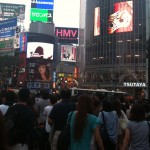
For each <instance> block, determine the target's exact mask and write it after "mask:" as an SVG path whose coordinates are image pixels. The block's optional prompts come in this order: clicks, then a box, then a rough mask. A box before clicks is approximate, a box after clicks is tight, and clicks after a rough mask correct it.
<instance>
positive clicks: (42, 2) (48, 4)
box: [31, 0, 54, 10]
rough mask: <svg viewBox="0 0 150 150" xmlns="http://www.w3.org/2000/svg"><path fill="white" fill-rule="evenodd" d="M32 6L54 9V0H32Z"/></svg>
mask: <svg viewBox="0 0 150 150" xmlns="http://www.w3.org/2000/svg"><path fill="white" fill-rule="evenodd" d="M31 8H39V9H49V10H53V8H54V0H31Z"/></svg>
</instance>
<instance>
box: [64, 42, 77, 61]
mask: <svg viewBox="0 0 150 150" xmlns="http://www.w3.org/2000/svg"><path fill="white" fill-rule="evenodd" d="M61 61H68V62H76V47H75V46H71V45H61Z"/></svg>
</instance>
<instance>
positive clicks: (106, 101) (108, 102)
mask: <svg viewBox="0 0 150 150" xmlns="http://www.w3.org/2000/svg"><path fill="white" fill-rule="evenodd" d="M102 105H103V110H104V111H106V112H111V111H113V106H112V100H111V99H104V100H103V104H102Z"/></svg>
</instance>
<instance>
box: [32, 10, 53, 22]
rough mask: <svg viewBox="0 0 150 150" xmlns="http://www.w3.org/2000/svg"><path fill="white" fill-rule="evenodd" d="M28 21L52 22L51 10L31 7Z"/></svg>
mask: <svg viewBox="0 0 150 150" xmlns="http://www.w3.org/2000/svg"><path fill="white" fill-rule="evenodd" d="M30 21H41V22H46V23H47V22H49V23H50V22H53V10H46V9H36V8H31V14H30Z"/></svg>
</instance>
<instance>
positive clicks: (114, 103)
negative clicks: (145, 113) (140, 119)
mask: <svg viewBox="0 0 150 150" xmlns="http://www.w3.org/2000/svg"><path fill="white" fill-rule="evenodd" d="M112 106H113V109H114V110H115V111H116V112H117V115H118V117H121V103H120V101H119V100H113V101H112Z"/></svg>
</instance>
